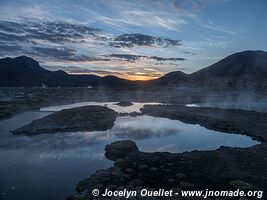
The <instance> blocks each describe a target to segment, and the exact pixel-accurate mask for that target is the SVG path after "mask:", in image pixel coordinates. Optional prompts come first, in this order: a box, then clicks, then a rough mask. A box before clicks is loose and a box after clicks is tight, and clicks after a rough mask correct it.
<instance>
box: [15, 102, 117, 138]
mask: <svg viewBox="0 0 267 200" xmlns="http://www.w3.org/2000/svg"><path fill="white" fill-rule="evenodd" d="M115 120H116V112H114V111H113V110H111V109H109V108H106V107H103V106H83V107H78V108H72V109H66V110H62V111H58V112H55V113H53V114H50V115H48V116H46V117H44V118H41V119H38V120H34V121H33V122H31V123H30V124H28V125H26V126H24V127H21V128H19V129H16V130H14V131H12V133H13V134H16V135H21V134H23V135H28V136H32V135H38V134H47V133H49V134H50V133H57V132H77V131H105V130H108V129H111V128H112V127H113V126H114V122H115Z"/></svg>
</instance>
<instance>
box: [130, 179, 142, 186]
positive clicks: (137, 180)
mask: <svg viewBox="0 0 267 200" xmlns="http://www.w3.org/2000/svg"><path fill="white" fill-rule="evenodd" d="M142 183H143V181H141V180H140V179H134V180H132V181H130V182H129V185H133V186H141V185H142Z"/></svg>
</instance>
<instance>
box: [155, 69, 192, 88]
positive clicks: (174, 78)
mask: <svg viewBox="0 0 267 200" xmlns="http://www.w3.org/2000/svg"><path fill="white" fill-rule="evenodd" d="M188 78H189V75H188V74H186V73H184V72H181V71H174V72H170V73H168V74H166V75H164V76H162V77H160V78H158V79H155V80H151V81H150V83H152V84H160V85H162V84H164V85H165V84H183V83H185V82H187V81H188Z"/></svg>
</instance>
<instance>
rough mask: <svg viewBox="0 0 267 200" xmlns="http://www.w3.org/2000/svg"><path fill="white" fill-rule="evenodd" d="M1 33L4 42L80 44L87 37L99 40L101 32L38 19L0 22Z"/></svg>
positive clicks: (90, 28) (95, 29)
mask: <svg viewBox="0 0 267 200" xmlns="http://www.w3.org/2000/svg"><path fill="white" fill-rule="evenodd" d="M0 31H1V32H0V40H4V41H16V42H17V41H20V42H22V41H28V42H30V41H35V40H43V41H48V42H56V43H63V42H80V41H81V40H82V39H85V38H87V37H95V38H98V35H97V34H98V33H100V32H101V30H100V29H97V28H93V27H89V26H83V25H78V24H71V23H68V22H62V21H58V22H50V21H42V20H37V19H25V20H24V21H22V22H21V23H18V22H8V21H0ZM99 37H100V36H99ZM101 38H102V36H101ZM102 39H103V38H102Z"/></svg>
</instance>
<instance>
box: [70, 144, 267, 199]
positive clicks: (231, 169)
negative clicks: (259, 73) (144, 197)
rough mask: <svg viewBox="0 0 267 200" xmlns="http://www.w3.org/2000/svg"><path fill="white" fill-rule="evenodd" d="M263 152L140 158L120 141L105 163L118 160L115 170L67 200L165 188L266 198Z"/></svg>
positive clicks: (235, 150)
mask: <svg viewBox="0 0 267 200" xmlns="http://www.w3.org/2000/svg"><path fill="white" fill-rule="evenodd" d="M118 143H120V144H121V147H123V146H124V147H125V146H126V147H125V148H126V151H124V150H123V149H121V148H120V147H119V144H118ZM127 144H129V145H128V147H127ZM119 150H120V151H119ZM119 152H120V153H121V154H120V153H119ZM125 152H127V155H125ZM266 152H267V145H266V143H264V144H261V145H256V146H254V147H251V148H246V149H242V148H230V147H221V148H220V149H218V150H215V151H193V152H189V153H175V154H173V153H167V152H166V153H159V152H155V153H144V152H140V151H139V150H138V148H137V147H136V146H134V145H133V142H131V141H120V142H117V143H113V144H111V145H109V146H108V148H106V155H108V156H107V157H108V158H110V159H111V160H113V159H114V158H116V159H117V160H116V161H115V163H114V166H113V167H111V168H109V169H106V170H98V171H97V172H96V173H95V174H93V175H91V176H90V177H89V178H87V179H84V180H82V181H81V182H80V183H79V184H78V185H77V187H76V192H74V193H73V194H72V195H70V196H69V197H68V200H81V199H91V198H94V199H105V198H103V197H102V198H101V196H99V197H93V196H92V194H91V191H92V190H93V189H95V188H97V189H100V193H101V192H103V191H104V190H105V189H106V188H109V189H110V190H123V189H124V188H126V189H128V190H137V191H140V190H141V189H142V188H150V189H156V190H157V189H160V188H164V189H173V190H174V191H177V192H179V191H181V190H205V189H209V190H224V191H225V190H236V189H240V190H244V191H248V190H263V191H264V192H265V193H266V192H267V171H266V170H265V169H266V168H267V156H266ZM113 153H114V155H113ZM119 155H121V157H120V158H119ZM136 199H138V198H136ZM154 199H157V198H154ZM159 199H161V198H159ZM163 199H165V198H163ZM176 199H177V198H176ZM178 199H179V198H178ZM210 199H215V198H210ZM222 199H223V198H222ZM233 199H234V198H233Z"/></svg>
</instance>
